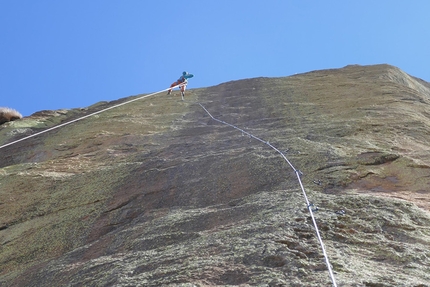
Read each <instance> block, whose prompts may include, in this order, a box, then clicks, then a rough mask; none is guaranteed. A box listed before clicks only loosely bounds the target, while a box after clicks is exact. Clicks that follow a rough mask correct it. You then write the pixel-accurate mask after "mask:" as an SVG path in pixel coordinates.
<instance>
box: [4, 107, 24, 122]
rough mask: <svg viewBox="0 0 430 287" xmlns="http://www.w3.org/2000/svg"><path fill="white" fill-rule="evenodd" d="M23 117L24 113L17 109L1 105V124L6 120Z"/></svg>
mask: <svg viewBox="0 0 430 287" xmlns="http://www.w3.org/2000/svg"><path fill="white" fill-rule="evenodd" d="M21 118H22V115H21V113H20V112H18V111H17V110H14V109H11V108H6V107H0V125H2V124H4V123H6V122H10V121H14V120H18V119H21Z"/></svg>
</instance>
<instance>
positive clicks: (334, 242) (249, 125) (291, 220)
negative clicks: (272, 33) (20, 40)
mask: <svg viewBox="0 0 430 287" xmlns="http://www.w3.org/2000/svg"><path fill="white" fill-rule="evenodd" d="M137 97H138V96H137ZM134 98H136V97H129V98H124V99H120V100H118V101H115V102H101V103H97V104H95V105H93V106H91V107H88V108H85V109H73V110H60V111H42V112H39V113H36V114H34V115H32V116H30V117H27V118H23V119H21V120H17V121H14V122H9V123H5V124H4V125H2V126H1V127H0V146H1V145H3V144H6V143H8V142H11V141H13V140H17V139H20V138H23V137H25V136H28V135H31V134H34V133H36V132H39V131H42V130H45V129H47V128H50V127H52V126H55V125H58V124H60V123H65V122H68V121H70V120H73V119H77V118H79V117H82V116H84V115H87V114H91V113H93V112H95V111H98V110H102V109H104V108H108V107H111V106H113V105H116V104H119V103H123V102H126V101H128V100H131V99H134ZM198 103H201V104H202V105H203V106H204V107H205V108H206V109H207V110H208V111H209V112H210V113H211V114H212V115H213V116H214V117H215V118H217V119H219V120H221V121H224V122H226V123H229V124H232V125H235V126H237V127H239V128H241V129H243V130H245V131H246V132H249V133H251V134H252V135H254V136H256V137H258V138H260V139H262V140H264V141H268V142H270V144H271V145H273V146H274V147H276V148H278V149H279V150H280V151H281V152H283V153H284V155H285V156H286V157H287V158H288V160H289V161H290V162H291V163H292V164H293V165H294V167H295V168H296V169H298V170H300V171H301V172H302V173H303V175H301V179H302V181H303V186H304V189H305V191H306V193H307V195H308V197H309V200H310V201H311V202H312V203H313V204H314V206H315V207H318V211H316V212H315V213H314V214H315V218H316V222H317V224H318V227H319V230H320V233H321V237H322V239H323V242H324V246H325V248H326V251H327V255H328V258H329V260H330V263H331V265H332V267H333V272H334V277H335V280H336V282H337V284H338V286H415V287H423V286H430V283H429V282H430V251H429V250H430V196H429V194H430V185H429V184H430V153H429V147H428V141H429V137H430V112H429V108H430V84H429V83H427V82H425V81H423V80H420V79H417V78H414V77H412V76H410V75H408V74H406V73H404V72H403V71H401V70H400V69H398V68H396V67H393V66H389V65H375V66H357V65H354V66H347V67H345V68H342V69H333V70H322V71H314V72H310V73H305V74H299V75H294V76H290V77H284V78H255V79H246V80H240V81H232V82H228V83H223V84H220V85H218V86H214V87H209V88H204V89H203V88H202V89H190V90H189V91H188V94H187V96H186V101H182V100H181V99H180V95H179V92H177V91H176V92H174V93H173V95H169V96H167V95H165V94H159V95H155V96H153V97H149V98H145V99H142V100H139V101H135V102H133V103H131V104H126V105H122V106H120V107H118V108H114V109H110V110H108V111H106V112H103V113H100V114H97V115H94V116H92V117H88V118H86V119H84V120H81V121H78V122H75V123H73V124H70V125H66V126H64V127H62V128H59V129H55V130H52V131H50V132H47V133H43V134H40V135H38V136H36V137H32V138H29V139H27V140H24V141H21V142H17V143H16V144H13V145H10V146H7V147H4V148H1V149H0V207H1V209H0V247H1V248H0V286H330V285H331V284H332V281H331V279H330V276H329V273H328V271H327V266H326V263H325V260H324V257H323V253H322V250H321V246H320V244H319V242H318V240H317V236H316V234H315V228H314V226H313V224H312V221H311V218H310V215H309V212H308V208H307V205H306V203H305V199H304V196H303V193H302V190H301V188H300V186H299V183H298V180H297V177H296V172H295V171H294V170H293V169H292V168H291V167H290V166H289V165H288V163H287V162H286V161H285V160H284V159H283V158H282V156H280V154H279V153H277V152H276V151H275V150H273V149H271V148H270V147H269V146H268V145H267V144H264V143H262V142H260V141H258V140H255V139H254V138H252V137H249V136H247V135H246V134H244V133H242V132H240V131H238V130H236V129H234V128H232V127H231V126H228V125H225V124H221V123H219V122H217V121H215V120H213V119H212V118H211V117H210V116H209V115H208V114H207V113H206V112H205V110H204V109H203V108H202V107H201V106H200V105H199V104H198Z"/></svg>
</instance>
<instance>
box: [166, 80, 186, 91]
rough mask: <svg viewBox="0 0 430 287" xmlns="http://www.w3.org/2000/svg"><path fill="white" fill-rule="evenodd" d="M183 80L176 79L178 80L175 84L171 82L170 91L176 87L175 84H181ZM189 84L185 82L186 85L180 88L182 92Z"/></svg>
mask: <svg viewBox="0 0 430 287" xmlns="http://www.w3.org/2000/svg"><path fill="white" fill-rule="evenodd" d="M181 83H182V82H180V81H176V82H174V83H173V84H171V85H170V90H169V91H171V90H172V88H173V87H174V86H177V85H180V84H181ZM186 86H187V85H186V83H185V85H183V86H181V87H180V89H181V92H185V87H186Z"/></svg>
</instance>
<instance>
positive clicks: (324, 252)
mask: <svg viewBox="0 0 430 287" xmlns="http://www.w3.org/2000/svg"><path fill="white" fill-rule="evenodd" d="M186 84H187V82H185V83H181V84H179V85H176V86H174V87H171V88H167V89H164V90H161V91H158V92H155V93H152V94H148V95H145V96H141V97H138V98H136V99H133V100H129V101H126V102H124V103H121V104H117V105H114V106H111V107H109V108H106V109H102V110H100V111H97V112H94V113H91V114H89V115H86V116H83V117H80V118H77V119H74V120H72V121H69V122H66V123H63V124H60V125H57V126H54V127H52V128H49V129H46V130H43V131H41V132H38V133H35V134H32V135H29V136H27V137H24V138H21V139H19V140H16V141H13V142H10V143H7V144H4V145H2V146H0V149H1V148H4V147H7V146H10V145H13V144H16V143H18V142H21V141H24V140H26V139H29V138H32V137H35V136H38V135H41V134H43V133H47V132H49V131H52V130H54V129H58V128H60V127H63V126H66V125H69V124H71V123H74V122H77V121H80V120H83V119H86V118H89V117H91V116H94V115H97V114H100V113H103V112H105V111H108V110H111V109H114V108H117V107H120V106H123V105H126V104H129V103H131V102H135V101H138V100H141V99H145V98H148V97H151V96H154V95H157V94H159V93H162V92H165V91H167V90H170V89H174V88H176V87H181V86H184V85H186ZM198 104H199V105H200V107H202V109H203V110H204V111H205V112H206V113H207V114H208V115H209V116H210V117H211V118H212V119H213V120H215V121H217V122H219V123H221V124H224V125H228V126H230V127H232V128H234V129H237V130H239V131H241V132H242V133H243V134H246V135H248V136H249V137H251V138H254V139H256V140H258V141H260V142H262V143H264V144H266V145H268V146H269V147H271V148H272V149H274V150H275V151H276V152H278V153H279V154H280V155H281V156H282V157H283V158H284V160H285V161H286V162H287V163H288V165H289V166H290V167H291V168H292V169H293V170H294V172H295V174H296V176H297V179H298V181H299V184H300V188H301V190H302V192H303V196H304V198H305V200H306V204H307V207H308V210H309V213H310V215H311V218H312V222H313V224H314V227H315V232H316V234H317V237H318V241H319V243H320V245H321V249H322V252H323V255H324V258H325V261H326V265H327V268H328V271H329V274H330V278H331V280H332V283H333V286H334V287H337V285H336V280H335V278H334V275H333V271H332V268H331V265H330V261H329V259H328V256H327V253H326V251H325V247H324V243H323V241H322V238H321V235H320V233H319V229H318V225H317V223H316V220H315V217H314V214H313V211H312V204H311V203H310V202H309V200H308V197H307V195H306V191H305V189H304V187H303V183H302V180H301V177H300V176H301V175H302V172H301V171H300V170H298V169H296V168H295V167H294V166H293V165H292V163H291V162H290V161H289V160H288V158H287V157H286V156H285V155H284V154H283V153H282V152H281V151H280V150H279V149H277V148H276V147H274V146H273V145H272V144H271V143H269V142H268V141H264V140H262V139H260V138H258V137H256V136H254V135H252V134H251V133H249V132H247V131H245V130H243V129H241V128H238V127H237V126H235V125H232V124H230V123H227V122H225V121H222V120H219V119H217V118H215V117H214V116H212V114H211V113H210V112H209V111H208V110H207V109H206V108H205V107H204V106H203V105H202V104H200V103H198Z"/></svg>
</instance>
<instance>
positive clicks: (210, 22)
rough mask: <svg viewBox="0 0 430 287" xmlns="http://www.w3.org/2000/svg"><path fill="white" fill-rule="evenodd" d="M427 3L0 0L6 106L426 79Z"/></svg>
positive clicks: (1, 87)
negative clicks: (172, 90)
mask: <svg viewBox="0 0 430 287" xmlns="http://www.w3.org/2000/svg"><path fill="white" fill-rule="evenodd" d="M429 15H430V1H428V0H410V1H409V0H404V1H399V0H356V1H352V0H351V1H346V0H337V1H334V0H326V1H317V0H294V1H293V0H264V1H253V0H218V1H209V0H208V1H204V0H185V1H170V0H153V1H144V0H126V1H120V0H115V1H114V0H69V1H66V0H64V1H59V0H37V1H36V0H0V27H1V28H0V39H1V42H0V59H1V64H0V106H6V107H10V108H14V109H16V110H18V111H19V112H21V113H22V114H23V115H24V116H27V115H30V114H32V113H34V112H36V111H40V110H45V109H52V110H55V109H62V108H79V107H86V106H89V105H91V104H94V103H96V102H99V101H104V100H107V101H111V100H116V99H119V98H122V97H127V96H131V95H137V94H141V93H151V92H156V91H159V90H163V89H165V88H167V87H168V86H169V85H170V84H171V83H172V82H173V81H175V80H176V79H177V78H178V77H179V76H180V75H181V73H182V71H184V70H186V71H188V72H191V73H193V74H194V75H195V76H194V78H193V79H191V80H190V81H189V88H197V87H207V86H213V85H217V84H220V83H223V82H227V81H231V80H238V79H245V78H252V77H260V76H264V77H279V76H289V75H293V74H296V73H303V72H308V71H313V70H320V69H327V68H340V67H343V66H346V65H348V64H360V65H369V64H379V63H388V64H391V65H394V66H397V67H399V68H401V69H402V70H404V71H405V72H407V73H409V74H411V75H413V76H416V77H419V78H422V79H423V80H426V81H430V17H429Z"/></svg>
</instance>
